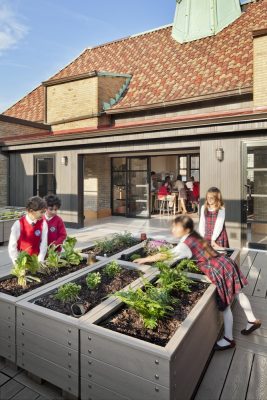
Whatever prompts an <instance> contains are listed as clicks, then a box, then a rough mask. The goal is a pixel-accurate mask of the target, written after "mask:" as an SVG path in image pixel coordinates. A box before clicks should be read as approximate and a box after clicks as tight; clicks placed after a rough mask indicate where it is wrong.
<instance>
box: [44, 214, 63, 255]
mask: <svg viewBox="0 0 267 400" xmlns="http://www.w3.org/2000/svg"><path fill="white" fill-rule="evenodd" d="M43 218H44V219H45V221H46V223H47V226H48V237H47V245H48V246H49V245H50V244H51V243H53V244H55V245H56V246H57V245H61V244H62V243H63V242H64V240H65V239H66V237H67V232H66V228H65V225H64V222H63V220H62V218H61V217H59V216H58V215H54V216H53V217H51V218H49V217H48V216H47V215H46V214H45V215H44V217H43ZM57 251H61V246H59V247H57Z"/></svg>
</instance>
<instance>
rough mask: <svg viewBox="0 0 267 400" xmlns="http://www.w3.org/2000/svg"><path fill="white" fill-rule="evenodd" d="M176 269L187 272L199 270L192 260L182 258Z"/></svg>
mask: <svg viewBox="0 0 267 400" xmlns="http://www.w3.org/2000/svg"><path fill="white" fill-rule="evenodd" d="M178 268H179V269H180V270H181V271H184V270H186V271H189V272H196V273H197V272H200V270H199V268H198V267H197V265H196V263H195V262H194V261H193V260H190V259H189V258H184V259H183V260H181V261H180V262H179V264H178Z"/></svg>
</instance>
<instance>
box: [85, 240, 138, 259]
mask: <svg viewBox="0 0 267 400" xmlns="http://www.w3.org/2000/svg"><path fill="white" fill-rule="evenodd" d="M139 243H141V241H140V240H138V239H134V240H133V243H132V244H131V245H130V246H129V245H122V246H119V247H113V249H112V250H110V251H105V252H104V251H98V250H97V249H95V247H87V248H86V249H83V250H82V253H85V254H94V255H95V256H102V257H104V256H105V255H106V256H107V257H111V256H114V254H117V253H120V252H121V251H123V250H126V249H129V248H130V247H133V246H135V245H137V244H139Z"/></svg>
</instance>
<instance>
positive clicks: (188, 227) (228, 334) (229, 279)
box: [134, 215, 261, 350]
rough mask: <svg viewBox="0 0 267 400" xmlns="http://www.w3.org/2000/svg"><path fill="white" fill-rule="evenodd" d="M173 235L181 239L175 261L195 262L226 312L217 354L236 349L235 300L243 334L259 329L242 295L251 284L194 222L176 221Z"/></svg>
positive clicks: (140, 261) (160, 257)
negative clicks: (240, 311)
mask: <svg viewBox="0 0 267 400" xmlns="http://www.w3.org/2000/svg"><path fill="white" fill-rule="evenodd" d="M172 233H173V235H174V236H175V237H176V238H177V239H180V241H179V244H178V245H177V246H176V247H174V249H172V255H173V258H174V259H175V260H179V259H182V258H193V259H194V260H195V261H196V263H197V266H198V268H199V269H200V270H201V271H202V272H203V273H204V274H205V275H207V276H208V278H209V279H210V280H211V282H212V283H213V284H214V285H215V286H216V289H217V306H218V309H219V310H220V311H222V312H223V319H224V336H223V338H222V339H220V340H219V341H218V342H217V343H216V344H215V347H214V349H215V350H227V349H230V348H233V347H235V341H234V339H233V314H232V311H231V304H232V302H233V300H234V299H235V298H236V299H237V300H238V302H239V304H240V306H241V308H242V309H243V311H244V313H245V315H246V318H247V325H246V327H245V328H244V329H242V330H241V334H242V335H249V334H250V333H252V332H253V331H255V330H256V329H258V328H260V326H261V321H260V320H258V319H256V317H255V315H254V314H253V311H252V308H251V304H250V301H249V299H248V297H247V296H246V295H245V294H244V293H242V288H243V287H245V286H246V285H247V284H248V281H247V279H246V278H245V276H244V275H243V274H242V272H241V271H240V270H239V267H238V265H237V264H236V263H235V261H233V260H232V259H231V258H230V257H228V256H226V255H224V254H219V253H217V252H216V251H215V250H214V249H213V248H212V247H211V246H210V245H209V243H208V242H207V241H206V240H205V239H203V238H202V237H201V236H200V235H199V234H198V233H197V232H196V231H195V230H194V222H193V220H192V219H191V218H190V217H189V216H186V215H180V216H178V217H176V218H175V220H174V222H173V226H172ZM167 257H168V255H167V254H166V253H165V254H164V253H157V254H155V255H152V256H148V257H146V258H139V259H137V260H135V261H134V262H136V263H138V264H145V263H147V262H148V263H151V262H157V261H164V260H166V258H167Z"/></svg>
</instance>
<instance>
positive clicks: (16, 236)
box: [8, 196, 48, 264]
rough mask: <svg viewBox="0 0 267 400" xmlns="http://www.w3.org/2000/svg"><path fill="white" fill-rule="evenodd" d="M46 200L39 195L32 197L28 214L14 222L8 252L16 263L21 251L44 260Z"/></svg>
mask: <svg viewBox="0 0 267 400" xmlns="http://www.w3.org/2000/svg"><path fill="white" fill-rule="evenodd" d="M45 209H46V202H45V201H44V200H43V199H41V198H40V197H38V196H34V197H30V198H29V200H28V202H27V205H26V215H24V216H23V217H21V218H20V219H19V220H17V221H16V222H14V224H13V225H12V228H11V233H10V238H9V243H8V253H9V256H10V258H11V260H12V262H13V264H15V262H16V259H17V257H18V252H19V251H26V252H27V253H28V254H30V255H33V254H36V255H38V260H39V261H40V262H43V261H44V259H45V255H46V251H47V231H48V229H47V223H46V222H45V221H44V220H43V214H44V213H45Z"/></svg>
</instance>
